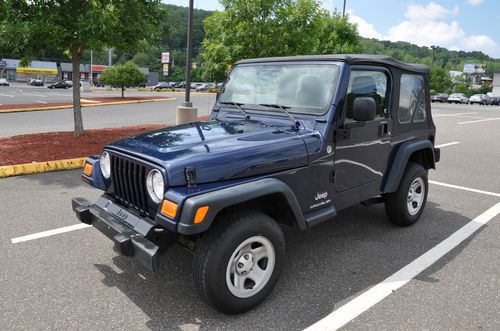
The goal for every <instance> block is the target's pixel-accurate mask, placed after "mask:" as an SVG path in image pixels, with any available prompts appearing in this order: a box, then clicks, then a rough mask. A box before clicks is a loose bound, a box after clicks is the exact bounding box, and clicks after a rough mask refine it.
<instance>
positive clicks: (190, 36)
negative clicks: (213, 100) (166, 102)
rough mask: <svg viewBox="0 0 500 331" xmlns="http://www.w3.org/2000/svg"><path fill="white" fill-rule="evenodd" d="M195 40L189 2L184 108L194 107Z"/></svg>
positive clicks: (191, 1) (190, 3)
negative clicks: (193, 49) (193, 57)
mask: <svg viewBox="0 0 500 331" xmlns="http://www.w3.org/2000/svg"><path fill="white" fill-rule="evenodd" d="M192 39H193V0H189V14H188V26H187V55H186V76H185V77H186V93H185V98H184V106H186V107H192V106H193V105H192V103H191V101H190V94H191V67H192V65H191V57H192V54H191V53H192V48H193V47H192V43H193V41H192Z"/></svg>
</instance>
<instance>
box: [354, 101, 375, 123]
mask: <svg viewBox="0 0 500 331" xmlns="http://www.w3.org/2000/svg"><path fill="white" fill-rule="evenodd" d="M376 108H377V107H376V105H375V100H374V99H373V98H370V97H358V98H356V99H354V103H353V105H352V115H353V116H352V117H353V119H354V120H355V121H358V122H365V121H373V120H374V119H375V116H376V114H377V110H376Z"/></svg>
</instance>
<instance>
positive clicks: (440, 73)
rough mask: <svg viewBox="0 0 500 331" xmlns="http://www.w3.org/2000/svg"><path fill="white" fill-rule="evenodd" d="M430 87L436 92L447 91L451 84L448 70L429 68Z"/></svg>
mask: <svg viewBox="0 0 500 331" xmlns="http://www.w3.org/2000/svg"><path fill="white" fill-rule="evenodd" d="M429 85H430V89H431V90H433V91H436V92H438V93H439V92H447V91H448V90H449V89H450V88H451V87H452V85H453V83H452V81H451V78H450V74H449V72H448V70H446V69H444V68H437V67H434V68H431V73H430V75H429Z"/></svg>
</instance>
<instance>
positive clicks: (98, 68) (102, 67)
mask: <svg viewBox="0 0 500 331" xmlns="http://www.w3.org/2000/svg"><path fill="white" fill-rule="evenodd" d="M106 69H108V66H101V65H97V64H94V65H92V71H104V70H106Z"/></svg>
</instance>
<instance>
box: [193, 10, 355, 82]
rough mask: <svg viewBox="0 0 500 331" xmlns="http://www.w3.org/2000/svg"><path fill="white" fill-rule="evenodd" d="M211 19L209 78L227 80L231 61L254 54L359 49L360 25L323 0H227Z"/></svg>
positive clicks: (206, 52) (206, 45)
mask: <svg viewBox="0 0 500 331" xmlns="http://www.w3.org/2000/svg"><path fill="white" fill-rule="evenodd" d="M220 2H221V4H222V5H223V6H224V11H223V12H215V13H214V14H213V15H212V16H209V17H208V18H207V19H205V22H204V24H205V39H204V40H203V52H202V54H201V59H202V61H203V66H204V78H207V76H210V77H211V78H212V80H218V81H220V80H223V79H224V77H225V76H226V74H227V71H228V69H229V68H230V65H232V64H233V63H234V62H236V61H238V60H240V59H243V58H251V57H266V56H286V55H306V54H326V53H348V52H357V51H359V50H360V47H359V36H358V33H357V28H356V26H355V25H354V24H351V23H349V22H348V20H347V18H346V17H344V18H343V17H341V15H340V14H339V13H337V12H336V13H334V14H330V13H329V12H327V11H326V10H324V9H322V7H321V5H320V2H319V1H317V0H221V1H220Z"/></svg>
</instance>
